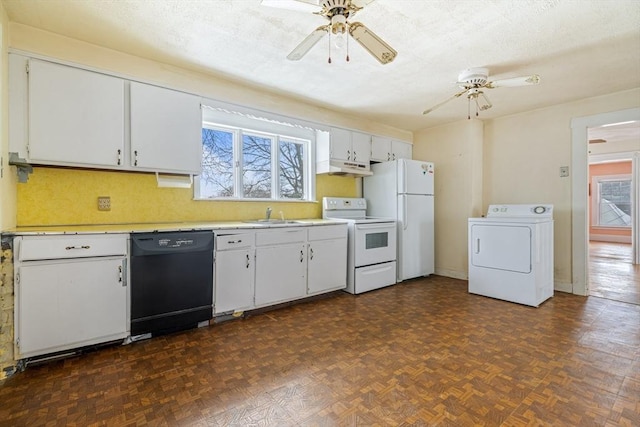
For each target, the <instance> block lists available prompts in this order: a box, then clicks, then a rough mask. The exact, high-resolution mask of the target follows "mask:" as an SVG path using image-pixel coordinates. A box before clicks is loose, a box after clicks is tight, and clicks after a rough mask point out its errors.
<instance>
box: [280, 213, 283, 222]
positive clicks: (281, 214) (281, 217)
mask: <svg viewBox="0 0 640 427" xmlns="http://www.w3.org/2000/svg"><path fill="white" fill-rule="evenodd" d="M280 219H281V220H283V221H284V212H282V211H280Z"/></svg>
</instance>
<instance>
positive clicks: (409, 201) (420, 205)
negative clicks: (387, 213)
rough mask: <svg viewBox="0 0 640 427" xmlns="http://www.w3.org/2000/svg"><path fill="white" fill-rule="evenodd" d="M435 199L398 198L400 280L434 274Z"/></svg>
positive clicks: (414, 196) (428, 197)
mask: <svg viewBox="0 0 640 427" xmlns="http://www.w3.org/2000/svg"><path fill="white" fill-rule="evenodd" d="M433 199H434V198H433V196H420V195H399V196H398V280H399V281H401V280H406V279H411V278H414V277H420V276H427V275H429V274H433V272H434V267H435V265H434V255H433V254H434V227H433V215H434V212H433V210H434V206H433Z"/></svg>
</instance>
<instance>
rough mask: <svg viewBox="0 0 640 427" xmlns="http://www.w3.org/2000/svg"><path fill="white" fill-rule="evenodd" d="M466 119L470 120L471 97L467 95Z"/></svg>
mask: <svg viewBox="0 0 640 427" xmlns="http://www.w3.org/2000/svg"><path fill="white" fill-rule="evenodd" d="M467 120H471V97H470V96H467Z"/></svg>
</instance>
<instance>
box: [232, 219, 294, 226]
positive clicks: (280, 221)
mask: <svg viewBox="0 0 640 427" xmlns="http://www.w3.org/2000/svg"><path fill="white" fill-rule="evenodd" d="M243 222H246V223H249V224H261V225H262V224H264V225H271V224H273V225H281V224H300V221H294V220H290V219H254V220H250V221H243Z"/></svg>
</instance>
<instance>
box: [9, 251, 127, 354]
mask: <svg viewBox="0 0 640 427" xmlns="http://www.w3.org/2000/svg"><path fill="white" fill-rule="evenodd" d="M124 262H125V260H124V259H122V258H120V259H101V260H95V259H89V260H81V261H71V262H65V263H55V264H40V263H38V264H36V265H27V266H25V265H23V266H21V267H19V268H18V277H19V280H18V286H17V290H16V305H17V309H16V342H17V344H18V349H19V355H20V356H19V357H20V358H23V357H31V356H36V355H41V354H46V353H51V352H55V351H60V350H67V349H71V348H76V347H82V346H84V345H91V344H97V343H99V342H106V341H111V340H115V339H118V338H124V337H125V336H126V335H127V288H126V286H125V284H126V282H125V280H126V278H125V274H124V271H123V270H124ZM34 264H35V263H34Z"/></svg>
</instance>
